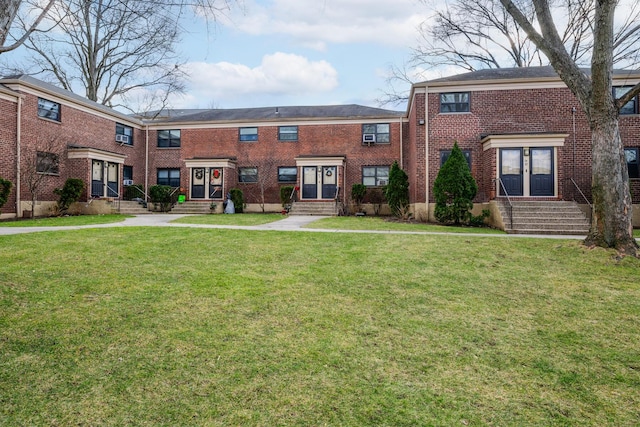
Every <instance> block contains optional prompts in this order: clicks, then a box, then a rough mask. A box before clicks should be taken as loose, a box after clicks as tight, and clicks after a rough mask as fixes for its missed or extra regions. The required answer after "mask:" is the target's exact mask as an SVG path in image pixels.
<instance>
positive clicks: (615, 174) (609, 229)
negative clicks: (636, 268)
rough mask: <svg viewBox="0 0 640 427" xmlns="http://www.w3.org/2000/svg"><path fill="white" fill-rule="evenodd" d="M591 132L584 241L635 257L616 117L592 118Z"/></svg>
mask: <svg viewBox="0 0 640 427" xmlns="http://www.w3.org/2000/svg"><path fill="white" fill-rule="evenodd" d="M591 132H592V141H591V145H592V148H593V149H592V156H593V159H592V166H591V173H592V180H591V191H592V197H593V209H592V219H591V230H590V231H589V235H588V236H587V238H586V240H585V244H587V245H589V246H594V245H595V246H601V247H605V248H615V249H617V250H618V251H620V252H621V253H623V254H626V255H634V256H635V255H636V249H637V248H638V244H637V243H636V241H635V239H634V238H633V226H632V223H631V220H632V202H631V192H630V190H629V173H628V171H627V163H626V160H625V157H624V146H623V144H622V138H621V137H620V130H619V128H618V119H617V117H615V116H614V117H607V118H604V119H602V120H593V119H592V122H591Z"/></svg>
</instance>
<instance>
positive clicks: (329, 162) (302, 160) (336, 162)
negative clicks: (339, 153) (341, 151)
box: [295, 157, 345, 167]
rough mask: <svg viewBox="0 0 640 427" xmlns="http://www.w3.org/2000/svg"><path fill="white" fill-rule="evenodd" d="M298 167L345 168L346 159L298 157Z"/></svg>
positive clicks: (296, 159)
mask: <svg viewBox="0 0 640 427" xmlns="http://www.w3.org/2000/svg"><path fill="white" fill-rule="evenodd" d="M295 161H296V166H297V167H300V166H344V162H345V158H344V157H296V158H295Z"/></svg>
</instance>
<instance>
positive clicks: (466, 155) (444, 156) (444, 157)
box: [440, 150, 471, 170]
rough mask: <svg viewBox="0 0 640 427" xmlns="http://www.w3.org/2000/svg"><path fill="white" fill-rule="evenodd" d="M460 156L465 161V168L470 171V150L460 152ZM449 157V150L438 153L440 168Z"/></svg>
mask: <svg viewBox="0 0 640 427" xmlns="http://www.w3.org/2000/svg"><path fill="white" fill-rule="evenodd" d="M461 151H462V154H464V158H465V159H467V166H469V170H471V150H461ZM450 155H451V150H441V151H440V166H442V165H444V163H445V162H446V161H447V159H449V156H450Z"/></svg>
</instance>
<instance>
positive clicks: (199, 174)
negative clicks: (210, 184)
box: [191, 168, 205, 199]
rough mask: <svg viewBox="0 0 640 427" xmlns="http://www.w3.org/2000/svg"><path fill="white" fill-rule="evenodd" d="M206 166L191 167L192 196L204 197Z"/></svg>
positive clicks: (195, 197)
mask: <svg viewBox="0 0 640 427" xmlns="http://www.w3.org/2000/svg"><path fill="white" fill-rule="evenodd" d="M204 183H205V178H204V168H193V169H191V198H192V199H204Z"/></svg>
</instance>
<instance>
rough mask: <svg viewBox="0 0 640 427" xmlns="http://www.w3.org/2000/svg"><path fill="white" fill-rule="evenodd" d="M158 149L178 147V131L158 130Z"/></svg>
mask: <svg viewBox="0 0 640 427" xmlns="http://www.w3.org/2000/svg"><path fill="white" fill-rule="evenodd" d="M158 147H161V148H167V147H180V129H171V130H159V131H158Z"/></svg>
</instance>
